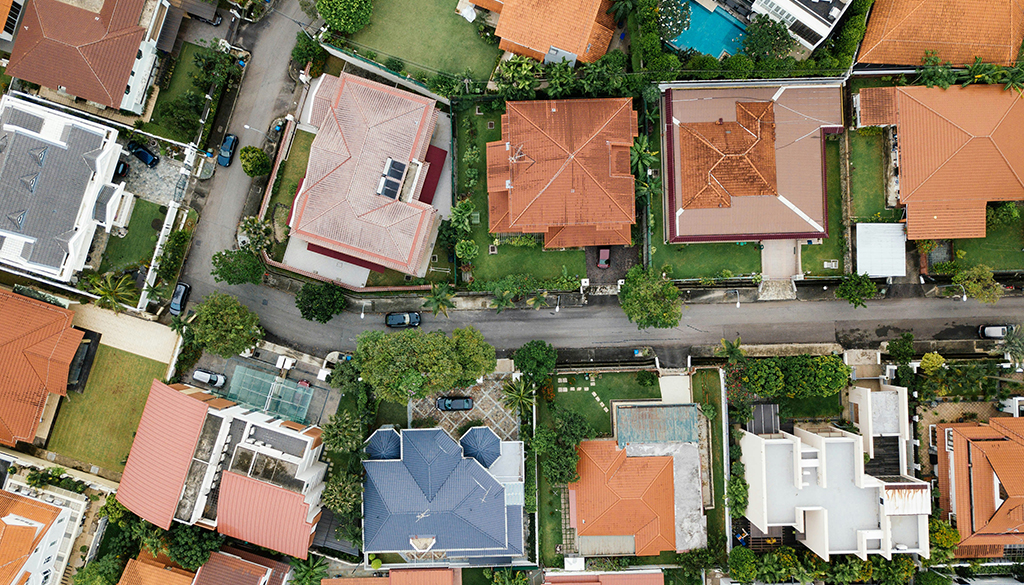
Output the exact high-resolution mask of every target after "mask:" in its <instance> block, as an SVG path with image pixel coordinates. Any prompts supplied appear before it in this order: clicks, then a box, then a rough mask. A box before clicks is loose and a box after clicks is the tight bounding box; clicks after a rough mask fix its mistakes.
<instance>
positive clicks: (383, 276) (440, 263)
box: [366, 244, 458, 286]
mask: <svg viewBox="0 0 1024 585" xmlns="http://www.w3.org/2000/svg"><path fill="white" fill-rule="evenodd" d="M433 255H434V256H437V262H431V263H430V268H431V269H428V270H427V275H426V277H424V278H416V277H414V276H409V275H408V274H404V273H402V272H398V271H397V270H390V269H389V270H385V271H384V272H374V271H372V270H371V271H370V276H369V278H367V279H366V286H408V285H413V284H426V283H431V282H448V283H454V282H455V281H454V274H455V270H456V269H457V268H458V267H457V266H455V264H454V263H451V262H448V251H447V250H445V249H444V248H442V247H441V246H440V245H438V244H435V245H434V251H433ZM433 268H437V269H439V270H443V269H445V268H447V269H448V270H449V272H448V273H445V272H440V271H438V270H432V269H433Z"/></svg>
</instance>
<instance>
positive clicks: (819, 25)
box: [751, 0, 852, 51]
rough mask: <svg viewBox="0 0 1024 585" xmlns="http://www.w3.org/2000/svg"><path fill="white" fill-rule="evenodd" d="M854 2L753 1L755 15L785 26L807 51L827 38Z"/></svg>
mask: <svg viewBox="0 0 1024 585" xmlns="http://www.w3.org/2000/svg"><path fill="white" fill-rule="evenodd" d="M850 4H852V2H850V1H849V0H846V1H844V0H754V3H753V5H752V6H751V8H753V10H754V12H755V13H756V14H764V15H766V16H768V17H770V18H772V19H773V20H777V21H779V22H782V23H783V24H785V25H786V28H788V29H789V34H790V36H792V37H793V38H794V39H796V41H797V42H798V43H800V45H801V46H802V47H803V48H805V49H807V50H808V51H813V50H814V49H816V48H817V47H818V45H820V44H821V43H822V41H824V40H825V39H826V38H827V37H828V35H829V33H831V32H832V29H834V28H835V27H836V23H838V22H839V19H840V18H841V17H842V16H843V13H845V12H846V9H847V8H848V7H849V6H850Z"/></svg>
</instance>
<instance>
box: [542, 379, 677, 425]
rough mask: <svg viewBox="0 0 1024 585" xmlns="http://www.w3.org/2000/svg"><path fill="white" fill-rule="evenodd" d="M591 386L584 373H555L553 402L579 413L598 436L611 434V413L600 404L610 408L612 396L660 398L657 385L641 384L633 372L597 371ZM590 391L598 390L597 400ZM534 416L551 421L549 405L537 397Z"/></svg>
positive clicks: (546, 422)
mask: <svg viewBox="0 0 1024 585" xmlns="http://www.w3.org/2000/svg"><path fill="white" fill-rule="evenodd" d="M598 375H599V376H600V377H599V378H598V379H597V380H596V382H597V383H596V384H595V385H594V386H591V385H590V382H589V381H588V380H587V379H586V375H585V374H560V375H559V376H556V377H555V400H554V402H553V403H552V404H555V405H557V406H559V407H560V408H564V409H566V410H572V411H574V412H578V413H580V414H582V415H583V416H584V417H585V418H586V419H587V422H588V423H589V424H590V426H591V427H592V428H593V429H594V431H595V433H596V436H598V437H610V436H611V434H612V423H611V414H610V413H608V412H605V411H604V409H603V408H601V404H604V405H605V406H607V407H608V408H609V410H610V409H611V402H612V400H642V399H645V398H661V390H660V389H659V387H658V385H657V384H655V385H653V386H641V385H640V384H638V383H637V381H636V373H633V372H628V373H620V374H607V373H605V374H598ZM559 377H561V378H569V382H568V383H563V384H559V383H557V380H558V378H559ZM561 386H566V387H569V386H574V387H580V386H582V387H583V388H584V390H577V391H575V392H558V388H559V387H561ZM591 392H597V396H598V398H600V399H601V401H600V402H598V401H597V400H595V399H594V395H593V394H591ZM539 402H540V403H539V404H538V408H537V416H538V417H539V421H540V422H541V423H542V424H548V425H551V424H554V423H553V422H552V414H551V408H550V406H549V405H548V403H547V401H544V400H541V401H539Z"/></svg>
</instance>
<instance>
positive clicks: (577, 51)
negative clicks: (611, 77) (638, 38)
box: [469, 0, 615, 64]
mask: <svg viewBox="0 0 1024 585" xmlns="http://www.w3.org/2000/svg"><path fill="white" fill-rule="evenodd" d="M469 2H470V3H471V4H473V5H474V6H476V7H477V8H482V9H484V10H489V11H491V12H492V13H494V14H495V15H497V21H498V22H497V26H496V27H495V30H494V35H495V36H497V37H499V38H500V39H501V42H500V43H499V44H498V47H499V48H500V49H502V50H503V51H510V52H512V53H515V54H517V55H525V56H527V57H531V58H533V59H536V60H538V61H543V62H544V63H545V64H547V63H558V62H560V61H563V60H566V61H570V62H571V63H573V64H575V63H576V62H577V61H580V62H582V63H593V62H594V61H597V60H598V59H600V58H601V57H603V56H604V54H605V53H607V52H608V46H609V45H610V44H611V42H612V38H614V37H615V21H614V20H613V19H612V17H611V15H610V14H608V9H609V8H611V5H612V2H611V0H469Z"/></svg>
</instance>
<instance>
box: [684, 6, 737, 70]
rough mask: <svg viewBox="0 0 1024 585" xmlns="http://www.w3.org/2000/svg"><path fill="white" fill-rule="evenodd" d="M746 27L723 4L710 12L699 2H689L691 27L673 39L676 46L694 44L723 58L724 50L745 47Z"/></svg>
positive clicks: (710, 53)
mask: <svg viewBox="0 0 1024 585" xmlns="http://www.w3.org/2000/svg"><path fill="white" fill-rule="evenodd" d="M745 30H746V27H745V26H744V25H743V23H742V22H740V21H739V20H738V19H737V18H736V17H735V16H733V15H731V14H729V13H728V12H726V11H725V9H723V8H715V11H714V12H708V9H707V8H704V7H703V6H701V5H700V4H699V3H697V2H690V28H689V29H688V30H685V31H683V33H682V34H680V35H679V36H678V37H676V38H674V39H672V41H671V42H670V44H671V45H672V46H673V47H675V48H677V49H686V48H693V49H697V50H698V51H700V52H701V53H707V54H708V55H714V56H715V57H718V58H721V57H722V54H723V53H728V54H730V55H735V54H736V53H739V52H740V49H742V48H743V36H744V34H745V33H744V31H745Z"/></svg>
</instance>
